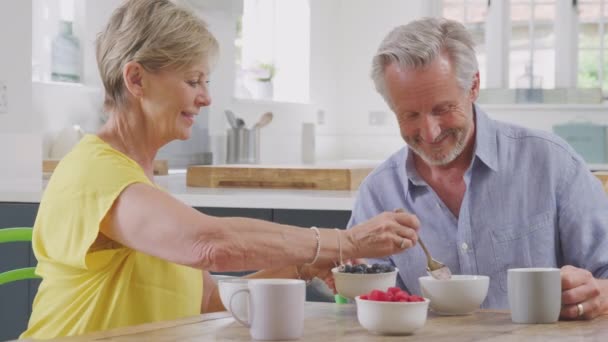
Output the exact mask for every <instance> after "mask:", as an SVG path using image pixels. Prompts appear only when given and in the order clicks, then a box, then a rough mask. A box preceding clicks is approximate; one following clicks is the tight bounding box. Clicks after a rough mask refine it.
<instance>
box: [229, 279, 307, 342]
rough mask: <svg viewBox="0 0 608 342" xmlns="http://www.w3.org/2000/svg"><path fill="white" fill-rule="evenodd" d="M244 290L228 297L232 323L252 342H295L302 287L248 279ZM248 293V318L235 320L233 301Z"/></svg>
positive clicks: (299, 326) (282, 281) (294, 282)
mask: <svg viewBox="0 0 608 342" xmlns="http://www.w3.org/2000/svg"><path fill="white" fill-rule="evenodd" d="M248 287H249V288H248V289H243V290H239V291H236V292H234V293H233V294H232V296H231V297H230V304H229V306H230V311H231V312H232V314H233V317H234V319H236V320H237V321H238V322H239V323H241V324H242V325H244V326H246V327H248V328H249V332H250V333H251V337H252V338H253V339H254V340H270V341H274V340H295V339H298V338H300V337H302V333H303V332H304V302H305V301H306V283H305V282H304V281H303V280H296V279H252V280H250V281H249V283H248ZM242 292H246V293H248V299H249V317H247V319H246V320H245V318H243V317H239V315H238V314H237V312H236V310H232V308H233V307H234V305H235V304H236V303H235V302H234V301H235V299H236V297H237V296H238V295H239V294H240V293H242Z"/></svg>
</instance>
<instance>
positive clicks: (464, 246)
mask: <svg viewBox="0 0 608 342" xmlns="http://www.w3.org/2000/svg"><path fill="white" fill-rule="evenodd" d="M460 248H462V251H463V252H466V251H467V250H468V249H469V245H467V243H466V242H463V243H462V245H460Z"/></svg>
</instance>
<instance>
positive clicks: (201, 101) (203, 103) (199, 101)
mask: <svg viewBox="0 0 608 342" xmlns="http://www.w3.org/2000/svg"><path fill="white" fill-rule="evenodd" d="M194 101H195V104H196V106H198V107H199V108H200V107H207V106H209V105H210V104H211V96H210V95H209V91H208V90H206V89H205V90H203V91H202V92H201V93H200V94H198V95H197V96H196V99H195V100H194Z"/></svg>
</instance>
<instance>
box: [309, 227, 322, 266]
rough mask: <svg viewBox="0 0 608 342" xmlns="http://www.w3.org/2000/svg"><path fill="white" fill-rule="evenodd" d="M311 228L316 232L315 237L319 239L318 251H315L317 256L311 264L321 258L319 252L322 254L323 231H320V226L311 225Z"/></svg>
mask: <svg viewBox="0 0 608 342" xmlns="http://www.w3.org/2000/svg"><path fill="white" fill-rule="evenodd" d="M310 229H312V230H313V231H314V232H315V239H317V251H316V253H315V257H314V258H313V259H312V261H311V262H309V263H308V264H309V265H314V264H315V262H317V259H319V254H321V232H320V231H319V228H317V227H315V226H312V227H310Z"/></svg>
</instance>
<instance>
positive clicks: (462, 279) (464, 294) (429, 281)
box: [418, 275, 490, 315]
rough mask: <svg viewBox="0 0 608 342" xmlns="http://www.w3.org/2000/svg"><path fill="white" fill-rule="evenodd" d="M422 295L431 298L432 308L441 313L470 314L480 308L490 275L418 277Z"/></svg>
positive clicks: (486, 291)
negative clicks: (445, 278)
mask: <svg viewBox="0 0 608 342" xmlns="http://www.w3.org/2000/svg"><path fill="white" fill-rule="evenodd" d="M418 281H419V283H420V289H421V290H422V296H424V297H426V298H428V299H430V300H431V305H430V306H431V310H433V312H435V313H437V314H439V315H468V314H471V313H473V311H475V310H477V309H479V306H480V305H481V303H483V301H484V300H485V298H486V295H487V294H488V286H489V284H490V277H488V276H481V275H453V276H452V278H451V279H447V280H438V279H435V278H433V277H430V276H426V277H420V278H419V279H418Z"/></svg>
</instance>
